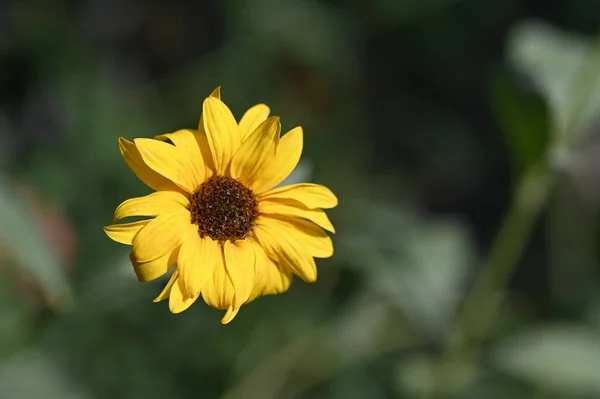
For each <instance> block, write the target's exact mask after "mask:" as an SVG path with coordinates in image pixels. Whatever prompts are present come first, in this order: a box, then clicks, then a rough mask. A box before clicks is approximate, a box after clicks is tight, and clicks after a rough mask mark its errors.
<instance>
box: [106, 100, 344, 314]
mask: <svg viewBox="0 0 600 399" xmlns="http://www.w3.org/2000/svg"><path fill="white" fill-rule="evenodd" d="M269 113H270V109H269V107H268V106H266V105H264V104H258V105H255V106H254V107H252V108H250V109H249V110H248V111H246V113H245V114H244V115H243V116H242V118H241V120H240V122H239V123H237V122H236V120H235V118H234V116H233V114H232V113H231V111H230V110H229V108H228V107H227V106H226V105H225V104H224V103H223V102H222V101H221V95H220V89H219V88H217V89H216V90H215V91H214V92H213V93H212V94H211V95H210V96H209V97H208V98H206V99H205V100H204V103H203V105H202V114H201V116H200V123H199V124H198V129H197V130H193V129H183V130H178V131H175V132H173V133H168V134H162V135H159V136H156V137H154V138H153V139H149V138H137V139H134V140H133V142H131V141H128V140H126V139H124V138H122V137H121V138H119V140H118V144H119V150H120V151H121V155H122V156H123V158H124V159H125V162H127V165H129V167H130V168H131V169H132V171H133V172H134V173H135V174H136V176H137V177H138V178H139V179H140V180H141V181H142V182H144V183H145V184H146V185H147V186H149V187H150V188H151V189H153V190H155V192H153V193H151V194H149V195H146V196H143V197H138V198H131V199H128V200H126V201H125V202H123V203H121V204H120V205H119V206H118V207H117V209H116V210H115V213H114V217H113V224H112V225H110V226H106V227H105V228H104V231H105V232H106V234H107V235H108V236H109V237H110V238H111V239H113V240H114V241H117V242H119V243H122V244H126V245H131V253H130V259H131V263H132V265H133V269H134V271H135V274H136V275H137V278H138V280H139V281H141V282H147V281H151V280H154V279H156V278H158V277H160V276H163V275H164V274H166V273H167V272H169V271H170V270H171V269H173V268H174V271H173V273H172V274H171V276H170V279H169V281H168V282H167V284H166V286H165V288H164V289H163V291H162V292H161V293H160V295H158V297H156V299H154V302H158V301H162V300H164V299H167V298H168V299H169V309H170V310H171V312H173V313H180V312H182V311H184V310H186V309H187V308H189V307H190V305H192V303H194V302H195V301H196V299H198V298H199V297H200V296H202V299H203V300H204V301H205V302H206V303H207V304H208V305H210V306H212V307H214V308H217V309H221V310H226V313H225V315H224V316H223V318H222V320H221V322H222V323H223V324H226V323H229V322H230V321H231V320H232V319H233V318H234V317H235V315H236V314H237V313H238V311H239V309H240V307H241V306H242V305H244V304H247V303H249V302H251V301H253V300H254V299H256V298H257V297H259V296H263V295H273V294H280V293H283V292H285V291H286V290H287V289H288V288H289V287H290V284H291V283H292V278H293V275H296V276H298V277H300V278H301V279H302V280H304V281H306V282H314V281H316V279H317V268H316V265H315V260H314V258H327V257H330V256H332V255H333V244H332V242H331V238H330V237H329V235H328V234H327V233H326V231H329V232H331V233H334V232H335V231H334V228H333V225H332V224H331V222H330V221H329V219H328V217H327V215H326V214H325V212H324V211H323V209H324V208H332V207H335V206H336V205H337V198H336V196H335V195H334V194H333V193H332V192H331V191H330V190H329V189H328V188H326V187H324V186H321V185H318V184H310V183H301V184H292V185H287V186H281V187H276V186H277V185H278V184H280V183H281V182H282V181H283V180H284V179H285V178H286V177H287V176H288V175H289V174H290V173H291V172H292V170H293V169H294V168H295V167H296V165H297V164H298V161H299V159H300V155H301V153H302V128H301V127H296V128H294V129H292V130H290V131H289V132H287V133H286V134H285V135H283V136H281V137H280V133H281V124H280V121H279V118H278V117H269ZM140 216H141V217H146V218H145V219H142V220H136V221H132V222H127V223H117V222H118V221H121V220H122V219H126V218H130V217H137V218H138V219H139V217H140Z"/></svg>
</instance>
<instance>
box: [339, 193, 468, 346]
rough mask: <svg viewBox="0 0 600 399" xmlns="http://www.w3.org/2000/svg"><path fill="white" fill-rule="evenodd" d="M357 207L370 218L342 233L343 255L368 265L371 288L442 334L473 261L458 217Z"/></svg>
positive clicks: (397, 208)
mask: <svg viewBox="0 0 600 399" xmlns="http://www.w3.org/2000/svg"><path fill="white" fill-rule="evenodd" d="M358 209H359V210H357V212H356V214H357V215H361V214H362V215H368V218H365V220H363V223H362V224H361V229H360V231H355V232H347V233H345V234H344V233H341V234H339V237H338V244H339V248H340V252H339V254H345V256H347V257H348V262H350V263H351V264H353V265H356V266H357V267H360V268H364V271H365V273H367V276H368V279H369V280H370V283H371V286H372V289H373V290H374V291H375V292H377V293H378V294H380V295H382V296H383V297H384V298H385V299H386V300H387V301H388V302H389V303H390V304H391V305H393V306H396V307H398V308H399V309H400V310H401V311H402V312H403V313H404V314H405V315H406V316H407V317H408V318H409V319H410V320H411V321H412V322H413V323H414V324H415V326H417V327H418V328H420V330H421V331H422V333H424V334H427V335H429V336H430V337H432V338H436V339H439V338H441V337H442V336H443V335H444V334H445V332H446V330H447V328H448V327H449V325H450V323H451V322H452V315H453V312H454V308H455V306H456V305H457V303H458V301H459V300H460V298H461V295H462V292H463V290H464V285H465V282H466V281H465V280H466V277H467V274H468V272H469V269H470V267H471V266H472V265H473V263H474V259H475V255H474V252H473V248H474V245H473V242H472V240H471V237H470V236H469V234H468V231H467V229H466V228H465V227H464V226H462V225H461V224H460V223H459V222H458V221H457V220H453V219H433V218H432V219H429V218H426V217H423V216H421V215H419V214H418V213H416V212H410V211H408V210H407V209H404V208H402V207H400V206H395V207H391V206H386V205H383V204H377V203H371V204H368V205H367V204H362V205H359V206H358ZM338 256H340V255H338Z"/></svg>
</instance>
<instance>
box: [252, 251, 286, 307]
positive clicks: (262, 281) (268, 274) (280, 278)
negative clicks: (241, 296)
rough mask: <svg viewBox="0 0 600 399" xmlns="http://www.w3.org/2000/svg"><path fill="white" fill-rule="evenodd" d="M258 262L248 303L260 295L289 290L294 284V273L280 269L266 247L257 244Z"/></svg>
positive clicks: (255, 266)
mask: <svg viewBox="0 0 600 399" xmlns="http://www.w3.org/2000/svg"><path fill="white" fill-rule="evenodd" d="M255 251H256V252H255V254H256V263H255V265H254V270H255V273H256V276H255V278H254V289H253V290H252V294H250V297H249V298H248V300H247V301H246V303H248V302H251V301H253V300H254V299H256V298H257V297H259V296H263V295H276V294H281V293H283V292H285V291H287V290H288V289H289V288H290V285H291V284H292V274H291V273H290V272H289V271H288V270H284V269H280V268H279V267H278V266H277V264H276V263H275V262H274V261H273V260H271V258H269V257H268V256H267V254H266V253H265V251H264V249H263V248H262V247H260V246H258V245H255Z"/></svg>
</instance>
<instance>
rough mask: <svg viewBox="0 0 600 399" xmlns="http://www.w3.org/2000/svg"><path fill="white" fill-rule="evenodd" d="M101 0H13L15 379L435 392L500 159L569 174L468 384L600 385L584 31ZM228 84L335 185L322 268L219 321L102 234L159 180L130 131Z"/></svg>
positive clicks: (421, 16)
mask: <svg viewBox="0 0 600 399" xmlns="http://www.w3.org/2000/svg"><path fill="white" fill-rule="evenodd" d="M109 3H110V4H109V5H106V4H104V3H102V2H99V1H92V0H90V1H87V2H66V1H65V2H63V1H60V0H53V1H51V2H41V1H36V0H28V1H23V2H13V3H10V4H6V5H2V6H0V12H2V14H0V16H2V17H5V18H6V19H7V21H8V22H7V23H6V24H5V25H3V26H1V27H0V29H4V31H1V30H0V31H1V32H3V33H1V34H0V52H1V54H2V58H1V59H0V88H1V90H2V92H3V94H4V93H6V98H4V97H3V100H2V101H3V102H2V103H0V105H1V106H2V108H0V129H1V130H0V166H1V167H2V169H0V173H1V175H0V237H1V240H0V243H1V245H0V272H1V278H0V398H7V399H22V398H24V399H29V398H49V399H51V398H66V399H71V398H104V397H123V398H164V397H178V398H188V397H192V398H196V397H203V398H204V397H206V398H213V397H214V398H219V397H221V398H228V399H233V398H244V399H251V398H257V399H258V398H260V399H267V398H286V399H287V398H325V397H327V398H369V399H370V398H373V399H376V398H388V397H406V398H416V397H430V396H431V395H432V392H434V391H433V388H434V387H435V386H436V384H437V383H438V382H439V381H437V380H436V378H437V377H436V370H435V368H436V365H438V364H439V363H440V361H441V360H442V361H443V360H444V357H443V356H444V355H441V353H443V350H442V349H443V348H444V347H445V346H446V345H447V344H448V337H449V336H450V335H451V332H452V331H453V326H455V325H456V323H457V315H458V314H460V312H461V311H462V305H463V302H464V299H465V298H468V294H469V292H470V290H471V289H472V286H473V284H472V281H473V280H475V281H477V276H478V275H479V274H478V273H479V271H480V270H481V269H482V267H483V266H482V265H485V264H486V263H485V262H483V260H484V259H485V258H486V252H487V250H488V249H489V248H488V247H489V246H490V245H489V241H491V239H490V238H489V237H486V236H485V235H486V234H485V231H484V230H485V229H484V228H482V227H481V226H483V225H485V224H486V223H489V224H491V225H492V228H491V230H492V232H494V231H495V230H496V228H497V225H499V224H500V222H499V221H500V220H501V219H502V217H503V214H504V211H505V210H506V208H508V207H509V206H510V205H507V204H506V203H501V204H500V205H498V202H495V201H503V198H502V197H503V195H504V192H505V191H517V190H516V189H515V188H514V187H513V186H511V185H509V187H503V186H502V184H503V182H502V178H501V177H500V178H498V176H503V175H504V174H508V173H507V172H506V171H505V169H509V168H510V167H512V175H513V179H512V184H514V185H515V186H518V182H519V181H521V180H520V179H521V178H522V176H528V174H527V172H529V171H531V170H532V168H533V169H535V168H538V167H539V168H541V169H543V170H545V171H548V173H549V174H551V175H552V177H555V178H556V184H555V186H554V187H553V189H552V190H548V194H547V193H546V191H545V190H541V191H543V194H542V195H544V196H545V195H548V196H549V198H544V201H540V204H542V205H546V203H548V204H549V205H550V206H549V207H548V209H546V208H544V209H541V210H540V212H542V211H543V212H545V213H544V215H546V216H547V218H546V219H547V220H548V223H542V224H540V226H538V223H537V220H535V221H534V222H536V223H534V224H535V225H534V226H533V227H536V226H537V227H539V228H538V229H537V230H541V231H540V232H538V231H537V230H536V231H534V232H533V238H534V239H533V240H532V241H531V242H530V241H529V238H530V237H529V234H524V235H523V237H524V238H523V241H524V242H518V243H517V246H518V245H520V244H522V245H523V246H525V247H527V248H528V250H527V251H525V253H524V255H523V258H522V261H520V262H519V259H516V260H515V262H516V264H515V266H516V267H517V268H518V269H519V270H520V271H521V273H525V274H526V275H528V276H527V277H528V278H526V279H525V281H526V282H527V283H526V285H525V288H522V287H519V286H518V285H517V286H512V285H511V286H507V287H504V286H503V287H499V289H500V290H501V291H502V290H504V289H506V291H507V292H506V294H507V295H506V296H505V298H504V300H503V301H502V307H501V309H500V310H499V311H498V313H497V314H492V315H485V316H489V317H490V318H491V319H492V326H491V331H490V332H489V334H488V335H486V336H485V337H481V338H482V340H480V341H475V340H474V341H473V342H468V343H467V344H468V345H467V347H466V348H462V349H465V352H471V351H472V350H473V348H474V347H476V348H477V349H480V350H481V352H482V356H479V357H475V358H474V360H473V362H472V364H467V365H466V366H470V367H466V366H465V367H464V368H462V367H457V368H456V369H455V370H453V374H452V376H453V378H454V379H455V380H456V381H457V383H456V386H460V389H459V390H455V391H454V394H455V396H457V397H461V398H515V399H519V398H529V397H532V398H574V399H578V398H581V399H584V398H593V397H600V386H599V381H600V374H599V372H598V369H599V367H600V341H599V340H600V331H599V329H598V327H599V325H600V324H599V323H598V320H600V317H599V316H598V315H599V314H600V312H599V311H598V309H600V284H599V282H600V278H599V276H598V259H597V253H596V250H597V232H598V229H597V224H596V220H597V205H598V198H600V196H596V194H597V192H598V189H600V184H598V183H597V182H598V181H600V174H598V171H597V170H596V169H595V168H600V164H599V163H593V162H583V161H584V160H586V159H592V160H594V159H596V158H598V159H600V154H599V153H598V151H600V146H597V147H596V144H595V143H597V134H596V132H597V127H598V120H599V119H598V111H599V107H600V88H599V85H600V83H598V82H599V81H600V77H599V74H600V72H599V71H600V68H598V66H599V65H598V64H599V62H600V51H599V50H598V49H599V47H598V45H597V44H596V42H595V40H594V38H592V37H588V36H586V35H583V34H574V33H570V32H567V31H566V30H565V29H559V28H558V27H553V26H552V25H550V24H549V23H542V22H540V21H529V20H525V19H524V18H523V15H521V14H520V13H519V12H517V11H515V10H514V9H512V8H511V7H512V6H510V5H508V3H505V2H501V1H492V0H486V1H485V2H477V1H476V0H462V1H458V0H428V1H423V2H416V1H414V2H412V1H406V2H393V1H389V0H377V1H373V2H356V1H355V2H339V1H314V0H313V1H309V0H295V1H281V0H260V1H248V0H236V1H232V2H226V3H225V2H223V3H217V2H207V3H205V4H200V5H194V4H193V3H191V2H190V3H189V4H187V3H182V4H179V5H175V4H171V3H168V4H167V3H164V4H160V2H154V1H153V2H149V3H148V4H145V5H143V6H141V5H140V4H137V3H135V2H130V1H125V2H123V3H119V4H117V3H116V2H109ZM113 3H114V4H113ZM517 3H519V2H517ZM517 3H515V4H513V6H514V5H516V4H517ZM560 4H561V5H562V6H563V7H564V9H568V10H571V13H568V15H579V17H578V18H579V19H581V20H582V21H584V20H586V21H587V19H586V18H584V17H585V15H587V14H590V13H592V14H593V12H594V8H593V6H592V5H581V4H579V3H578V2H573V3H567V2H561V3H560ZM112 7H114V9H113V8H112ZM587 7H590V9H588V8H587ZM517 8H518V7H517ZM596 15H597V13H596ZM573 19H574V20H577V18H575V17H573ZM465 20H468V23H463V22H464V21H465ZM512 22H518V23H516V24H514V25H511V23H512ZM571 23H572V21H571ZM566 24H567V25H569V23H566ZM484 30H485V31H486V32H488V33H485V34H484V33H481V35H479V36H478V35H473V32H479V31H481V32H483V31H484ZM486 40H488V41H490V42H492V41H499V42H502V43H503V44H506V46H505V47H506V50H505V54H503V53H502V50H501V49H495V50H493V51H494V57H496V58H493V57H492V56H491V55H490V53H491V52H492V51H491V50H489V52H488V48H487V47H488V45H487V42H486ZM132 43H133V44H132ZM144 47H147V48H148V49H147V50H146V53H144V55H140V53H143V51H142V50H140V49H142V48H144ZM500 47H501V46H500ZM382 54H383V55H382ZM378 57H379V58H378ZM486 57H489V58H493V59H491V60H487V58H486ZM486 62H489V63H490V64H491V68H488V65H483V64H485V63H486ZM478 64H482V65H478ZM23 65H25V66H26V68H24V67H23ZM475 70H477V71H480V70H484V71H485V72H484V73H480V74H479V75H477V76H472V75H471V73H474V71H475ZM482 75H483V76H482ZM405 76H410V78H405ZM411 79H414V80H416V83H415V82H412V81H411ZM478 79H479V80H478ZM396 80H398V81H402V82H404V83H403V84H404V85H403V86H402V85H396V83H397V82H396ZM409 81H410V82H409ZM15 82H16V83H15ZM487 83H490V84H489V85H488V84H487ZM471 85H473V86H476V88H475V89H473V88H472V87H470V86H471ZM216 86H222V93H223V97H224V99H225V101H226V102H227V103H228V104H230V105H231V106H232V109H233V110H234V113H235V114H236V115H238V116H239V115H241V113H242V112H243V111H244V110H245V108H247V107H249V106H250V105H252V104H254V103H257V102H265V103H267V104H269V105H270V106H271V108H272V111H273V113H274V114H276V115H280V116H281V117H282V121H283V124H284V129H286V130H287V129H291V128H293V127H294V126H296V125H302V126H303V127H304V131H305V132H306V136H305V153H304V155H303V160H302V164H301V166H300V168H299V170H297V171H296V173H295V174H294V175H293V176H292V177H291V179H292V181H306V180H309V181H314V182H317V183H323V184H326V185H328V186H329V187H331V188H332V189H333V191H334V192H335V193H336V194H337V195H338V197H339V198H340V206H339V207H338V208H336V209H334V210H332V212H331V217H332V220H333V221H334V223H335V225H336V228H337V231H338V234H337V235H336V236H335V237H334V242H335V245H336V255H335V256H334V257H333V258H332V259H328V260H319V262H318V266H319V281H318V282H317V283H315V284H310V285H309V284H304V283H302V282H300V281H295V282H294V284H293V286H292V288H291V290H290V292H288V293H286V294H285V295H281V296H278V297H265V298H261V299H259V300H257V301H256V302H254V303H252V304H251V305H249V306H246V307H244V308H243V309H242V311H241V312H240V314H239V315H238V316H237V318H236V319H235V321H234V322H233V323H231V324H230V325H227V326H222V325H221V324H220V323H219V320H220V317H221V315H220V313H219V312H218V311H216V310H214V309H210V308H208V307H207V306H205V305H203V304H202V303H200V302H199V303H198V304H196V305H195V306H193V307H192V308H190V309H189V310H188V311H186V312H184V313H183V314H180V315H172V314H170V313H169V312H168V309H167V306H166V304H164V303H161V304H153V303H152V302H151V299H152V298H154V297H155V296H156V294H157V293H158V292H160V290H161V288H162V285H163V284H164V282H165V280H164V279H162V280H161V281H157V282H153V283H148V284H140V283H138V282H137V280H136V278H135V276H134V274H133V271H132V269H131V265H130V263H129V259H128V250H127V248H125V247H123V246H120V245H118V244H116V243H114V242H111V241H110V240H109V239H108V238H107V237H106V236H105V235H104V233H103V232H102V226H104V225H106V224H108V223H110V221H111V217H112V211H113V210H114V208H115V207H116V206H117V205H118V204H119V203H120V202H121V201H123V200H125V199H127V198H130V197H135V196H141V195H144V194H146V193H148V192H149V189H148V188H146V187H144V186H143V184H142V183H140V182H139V181H138V180H137V179H136V178H135V176H134V175H133V173H131V171H129V170H128V169H127V167H126V165H125V163H124V162H123V161H122V159H121V158H120V155H119V152H118V149H117V145H116V140H117V137H119V136H124V137H126V138H129V139H131V138H134V137H150V136H153V135H155V134H159V133H163V132H167V131H173V130H176V129H179V128H184V127H192V128H193V127H195V126H196V123H197V120H198V117H199V112H200V108H201V104H202V100H203V98H204V97H206V96H207V95H208V94H209V93H210V91H211V90H212V89H213V88H214V87H216ZM399 86H400V87H401V88H402V90H399V89H398V87H399ZM430 86H433V87H434V89H431V92H430V94H429V96H427V95H425V94H423V93H422V92H424V91H425V90H426V89H427V88H428V87H430ZM431 93H433V94H431ZM473 93H479V95H481V96H483V100H484V101H485V104H486V106H489V109H487V108H486V111H485V112H483V111H481V110H480V108H478V107H479V106H480V104H479V103H480V101H481V100H482V98H479V97H474V98H470V97H469V95H473ZM482 93H483V94H482ZM461 109H462V113H461V112H459V110H461ZM474 110H475V111H474ZM477 112H480V114H487V113H488V112H489V113H491V114H493V117H494V118H493V119H492V118H491V117H490V118H489V119H490V120H487V119H486V123H483V124H480V125H478V124H477V122H476V120H477V119H478V117H479V116H475V115H473V119H469V118H467V117H465V114H467V115H471V114H475V113H477ZM480 114H477V115H480ZM482 126H483V127H482ZM382 149H383V150H382ZM486 151H489V152H486ZM415 159H416V160H415ZM411 162H412V163H411ZM507 165H510V166H507ZM499 169H500V170H501V171H500V172H498V170H499ZM598 170H599V171H600V169H598ZM486 179H487V180H489V182H488V181H484V180H486ZM552 181H553V182H554V180H552ZM526 182H528V180H526ZM532 184H533V186H534V187H525V188H524V190H523V191H524V192H525V194H524V195H523V196H521V197H519V198H518V200H522V201H525V202H527V201H528V200H530V198H529V197H531V196H530V195H529V194H530V193H533V195H535V194H536V193H538V191H540V190H536V187H537V186H535V184H536V181H535V179H534V181H533V183H532ZM23 188H25V189H23ZM469 198H475V201H476V202H475V204H474V205H473V202H469V200H468V199H469ZM440 203H441V204H450V205H452V206H449V207H450V209H451V212H448V211H447V210H444V209H442V211H439V209H438V210H437V212H436V211H434V210H432V208H435V205H436V204H440ZM459 203H460V204H462V203H464V204H465V205H457V204H459ZM536 203H537V202H536ZM494 206H496V208H494ZM442 208H443V207H442ZM464 208H469V211H472V209H471V208H474V211H475V213H481V214H485V215H486V217H481V218H473V217H471V218H469V217H467V216H468V215H471V216H472V213H469V212H466V211H462V210H463V209H464ZM497 208H500V209H497ZM536 215H537V214H536ZM488 216H489V217H488ZM490 220H491V222H490ZM480 225H481V226H480ZM511 233H513V232H509V234H508V236H509V237H510V236H514V237H521V234H520V233H521V232H518V231H517V232H514V233H515V234H514V235H513V234H511ZM488 235H489V234H488ZM539 242H542V244H540V243H539ZM590 254H592V255H590ZM509 255H510V254H509ZM517 275H519V273H517ZM544 278H548V280H549V281H543V280H544ZM540 285H542V286H543V291H544V292H543V293H539V292H536V291H535V290H534V288H535V287H539V286H540ZM532 287H534V288H532ZM482 319H483V317H482ZM467 327H469V326H467ZM459 381H460V383H458V382H459ZM449 394H450V392H443V395H449Z"/></svg>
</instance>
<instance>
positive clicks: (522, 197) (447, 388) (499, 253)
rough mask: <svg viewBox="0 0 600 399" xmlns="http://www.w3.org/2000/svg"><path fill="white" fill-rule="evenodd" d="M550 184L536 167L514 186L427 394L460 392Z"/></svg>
mask: <svg viewBox="0 0 600 399" xmlns="http://www.w3.org/2000/svg"><path fill="white" fill-rule="evenodd" d="M553 183H554V175H553V173H552V172H551V171H550V170H549V169H548V168H547V167H545V166H540V165H535V166H533V167H531V168H530V169H529V170H527V171H526V172H525V173H524V174H523V176H522V178H521V179H520V181H519V182H518V184H517V186H516V188H517V189H516V192H515V197H514V199H513V202H512V204H511V208H510V209H509V211H508V213H507V214H506V216H505V218H504V220H503V222H502V225H501V226H500V230H499V231H498V234H497V235H496V238H495V239H494V241H493V243H492V246H491V248H490V253H489V257H488V259H487V261H486V262H485V263H484V265H483V267H482V270H481V272H480V274H479V276H478V277H477V278H476V280H475V284H474V286H473V288H472V290H471V292H470V293H469V295H468V296H467V298H466V300H465V302H464V307H463V309H462V311H461V312H460V313H459V315H458V318H457V321H456V323H455V325H454V326H453V328H452V330H451V332H450V337H449V340H448V341H447V343H446V346H445V348H444V352H443V354H442V358H441V360H440V363H439V364H438V365H437V367H436V369H435V370H434V374H433V383H434V386H433V389H432V390H431V391H430V392H429V393H430V394H435V395H436V396H438V395H440V394H442V393H443V394H444V395H446V394H449V393H452V392H454V393H459V392H460V391H461V390H462V389H463V386H464V381H461V378H460V377H461V376H468V375H469V374H470V373H469V371H471V368H472V367H473V364H474V362H475V361H476V360H477V356H478V354H479V352H480V349H481V342H482V340H483V338H484V337H485V336H486V335H487V333H488V331H489V330H490V328H491V327H492V326H493V322H494V319H495V317H496V315H497V313H498V310H499V308H500V305H501V303H502V298H503V291H504V287H505V286H506V283H507V282H508V281H509V279H510V278H511V276H512V274H513V272H514V270H515V268H516V266H517V264H518V262H519V259H520V258H521V255H522V254H523V252H524V250H525V248H526V245H527V243H528V242H529V239H530V237H531V235H532V233H533V230H534V228H535V226H536V222H537V220H538V218H539V215H540V214H541V212H542V210H543V209H544V206H545V204H546V202H547V199H548V194H549V192H550V191H551V188H552V186H553ZM464 371H467V373H466V374H464V373H463V372H464Z"/></svg>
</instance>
